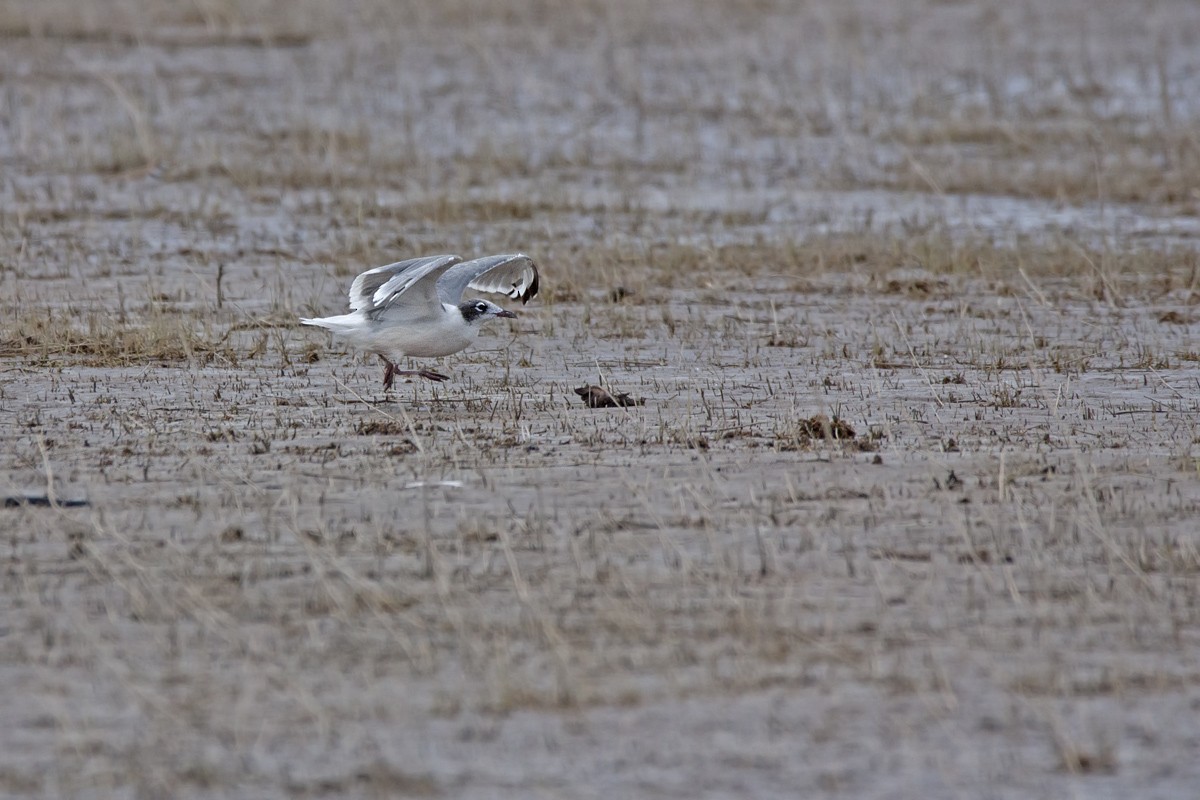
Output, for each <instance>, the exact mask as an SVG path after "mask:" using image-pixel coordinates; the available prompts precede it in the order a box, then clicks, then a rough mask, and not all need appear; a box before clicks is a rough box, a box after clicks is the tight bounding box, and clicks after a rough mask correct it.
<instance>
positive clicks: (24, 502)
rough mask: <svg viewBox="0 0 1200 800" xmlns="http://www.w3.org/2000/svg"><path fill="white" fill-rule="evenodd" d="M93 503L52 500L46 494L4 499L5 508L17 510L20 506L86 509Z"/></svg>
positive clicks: (12, 496) (15, 496) (21, 495)
mask: <svg viewBox="0 0 1200 800" xmlns="http://www.w3.org/2000/svg"><path fill="white" fill-rule="evenodd" d="M90 505H91V503H90V502H88V501H87V500H58V499H55V500H51V499H50V498H49V497H47V496H46V495H44V494H38V495H32V494H18V495H10V496H8V497H6V498H4V507H5V508H17V507H19V506H36V507H38V508H49V507H50V506H58V507H59V508H85V507H87V506H90Z"/></svg>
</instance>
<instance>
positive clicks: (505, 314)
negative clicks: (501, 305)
mask: <svg viewBox="0 0 1200 800" xmlns="http://www.w3.org/2000/svg"><path fill="white" fill-rule="evenodd" d="M496 316H497V317H504V318H506V319H516V318H517V315H516V314H514V313H513V312H511V311H497V312H496Z"/></svg>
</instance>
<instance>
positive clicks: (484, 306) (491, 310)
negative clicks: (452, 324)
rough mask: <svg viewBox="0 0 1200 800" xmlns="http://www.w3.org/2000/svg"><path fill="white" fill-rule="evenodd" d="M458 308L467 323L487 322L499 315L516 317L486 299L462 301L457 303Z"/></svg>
mask: <svg viewBox="0 0 1200 800" xmlns="http://www.w3.org/2000/svg"><path fill="white" fill-rule="evenodd" d="M458 310H459V312H460V313H462V316H463V320H464V321H465V322H466V323H467V324H468V325H478V324H480V323H481V322H487V321H488V320H490V319H497V318H500V317H505V318H509V319H516V316H517V315H516V314H514V313H513V312H511V311H506V310H504V309H503V308H501V307H500V306H498V305H496V304H495V303H489V302H488V301H487V300H467V301H466V302H464V303H459V305H458Z"/></svg>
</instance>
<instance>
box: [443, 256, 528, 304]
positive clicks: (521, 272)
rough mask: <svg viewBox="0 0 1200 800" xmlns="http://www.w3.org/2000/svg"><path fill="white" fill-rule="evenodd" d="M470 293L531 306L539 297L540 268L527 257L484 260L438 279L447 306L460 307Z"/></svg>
mask: <svg viewBox="0 0 1200 800" xmlns="http://www.w3.org/2000/svg"><path fill="white" fill-rule="evenodd" d="M467 289H474V290H475V291H477V292H488V293H490V294H503V295H507V296H508V297H511V298H512V299H514V300H520V301H521V302H522V303H528V302H529V301H530V300H531V299H533V297H534V296H536V295H537V293H538V268H537V264H534V263H533V259H532V258H530V257H529V256H527V255H525V254H524V253H512V254H509V255H503V256H484V257H483V258H477V259H475V260H473V261H464V262H462V263H461V264H455V265H454V266H452V267H450V269H448V270H446V271H445V272H443V273H442V277H441V278H439V279H438V284H437V291H438V294H439V295H440V296H441V298H442V302H444V303H453V304H454V305H458V302H459V301H460V300H461V299H462V294H463V292H464V291H466V290H467Z"/></svg>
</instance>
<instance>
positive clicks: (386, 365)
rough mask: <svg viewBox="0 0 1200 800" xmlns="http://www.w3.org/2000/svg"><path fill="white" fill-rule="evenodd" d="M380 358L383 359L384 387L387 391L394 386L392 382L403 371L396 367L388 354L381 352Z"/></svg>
mask: <svg viewBox="0 0 1200 800" xmlns="http://www.w3.org/2000/svg"><path fill="white" fill-rule="evenodd" d="M379 358H380V359H382V361H383V389H384V391H387V390H388V389H390V388H392V384H393V383H395V381H396V376H397V375H400V374H403V373H401V372H399V371H398V370H397V369H396V365H395V364H393V363H392V362H391V361H390V360H389V359H388V357H387V356H385V355H383V354H382V353H380V354H379Z"/></svg>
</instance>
